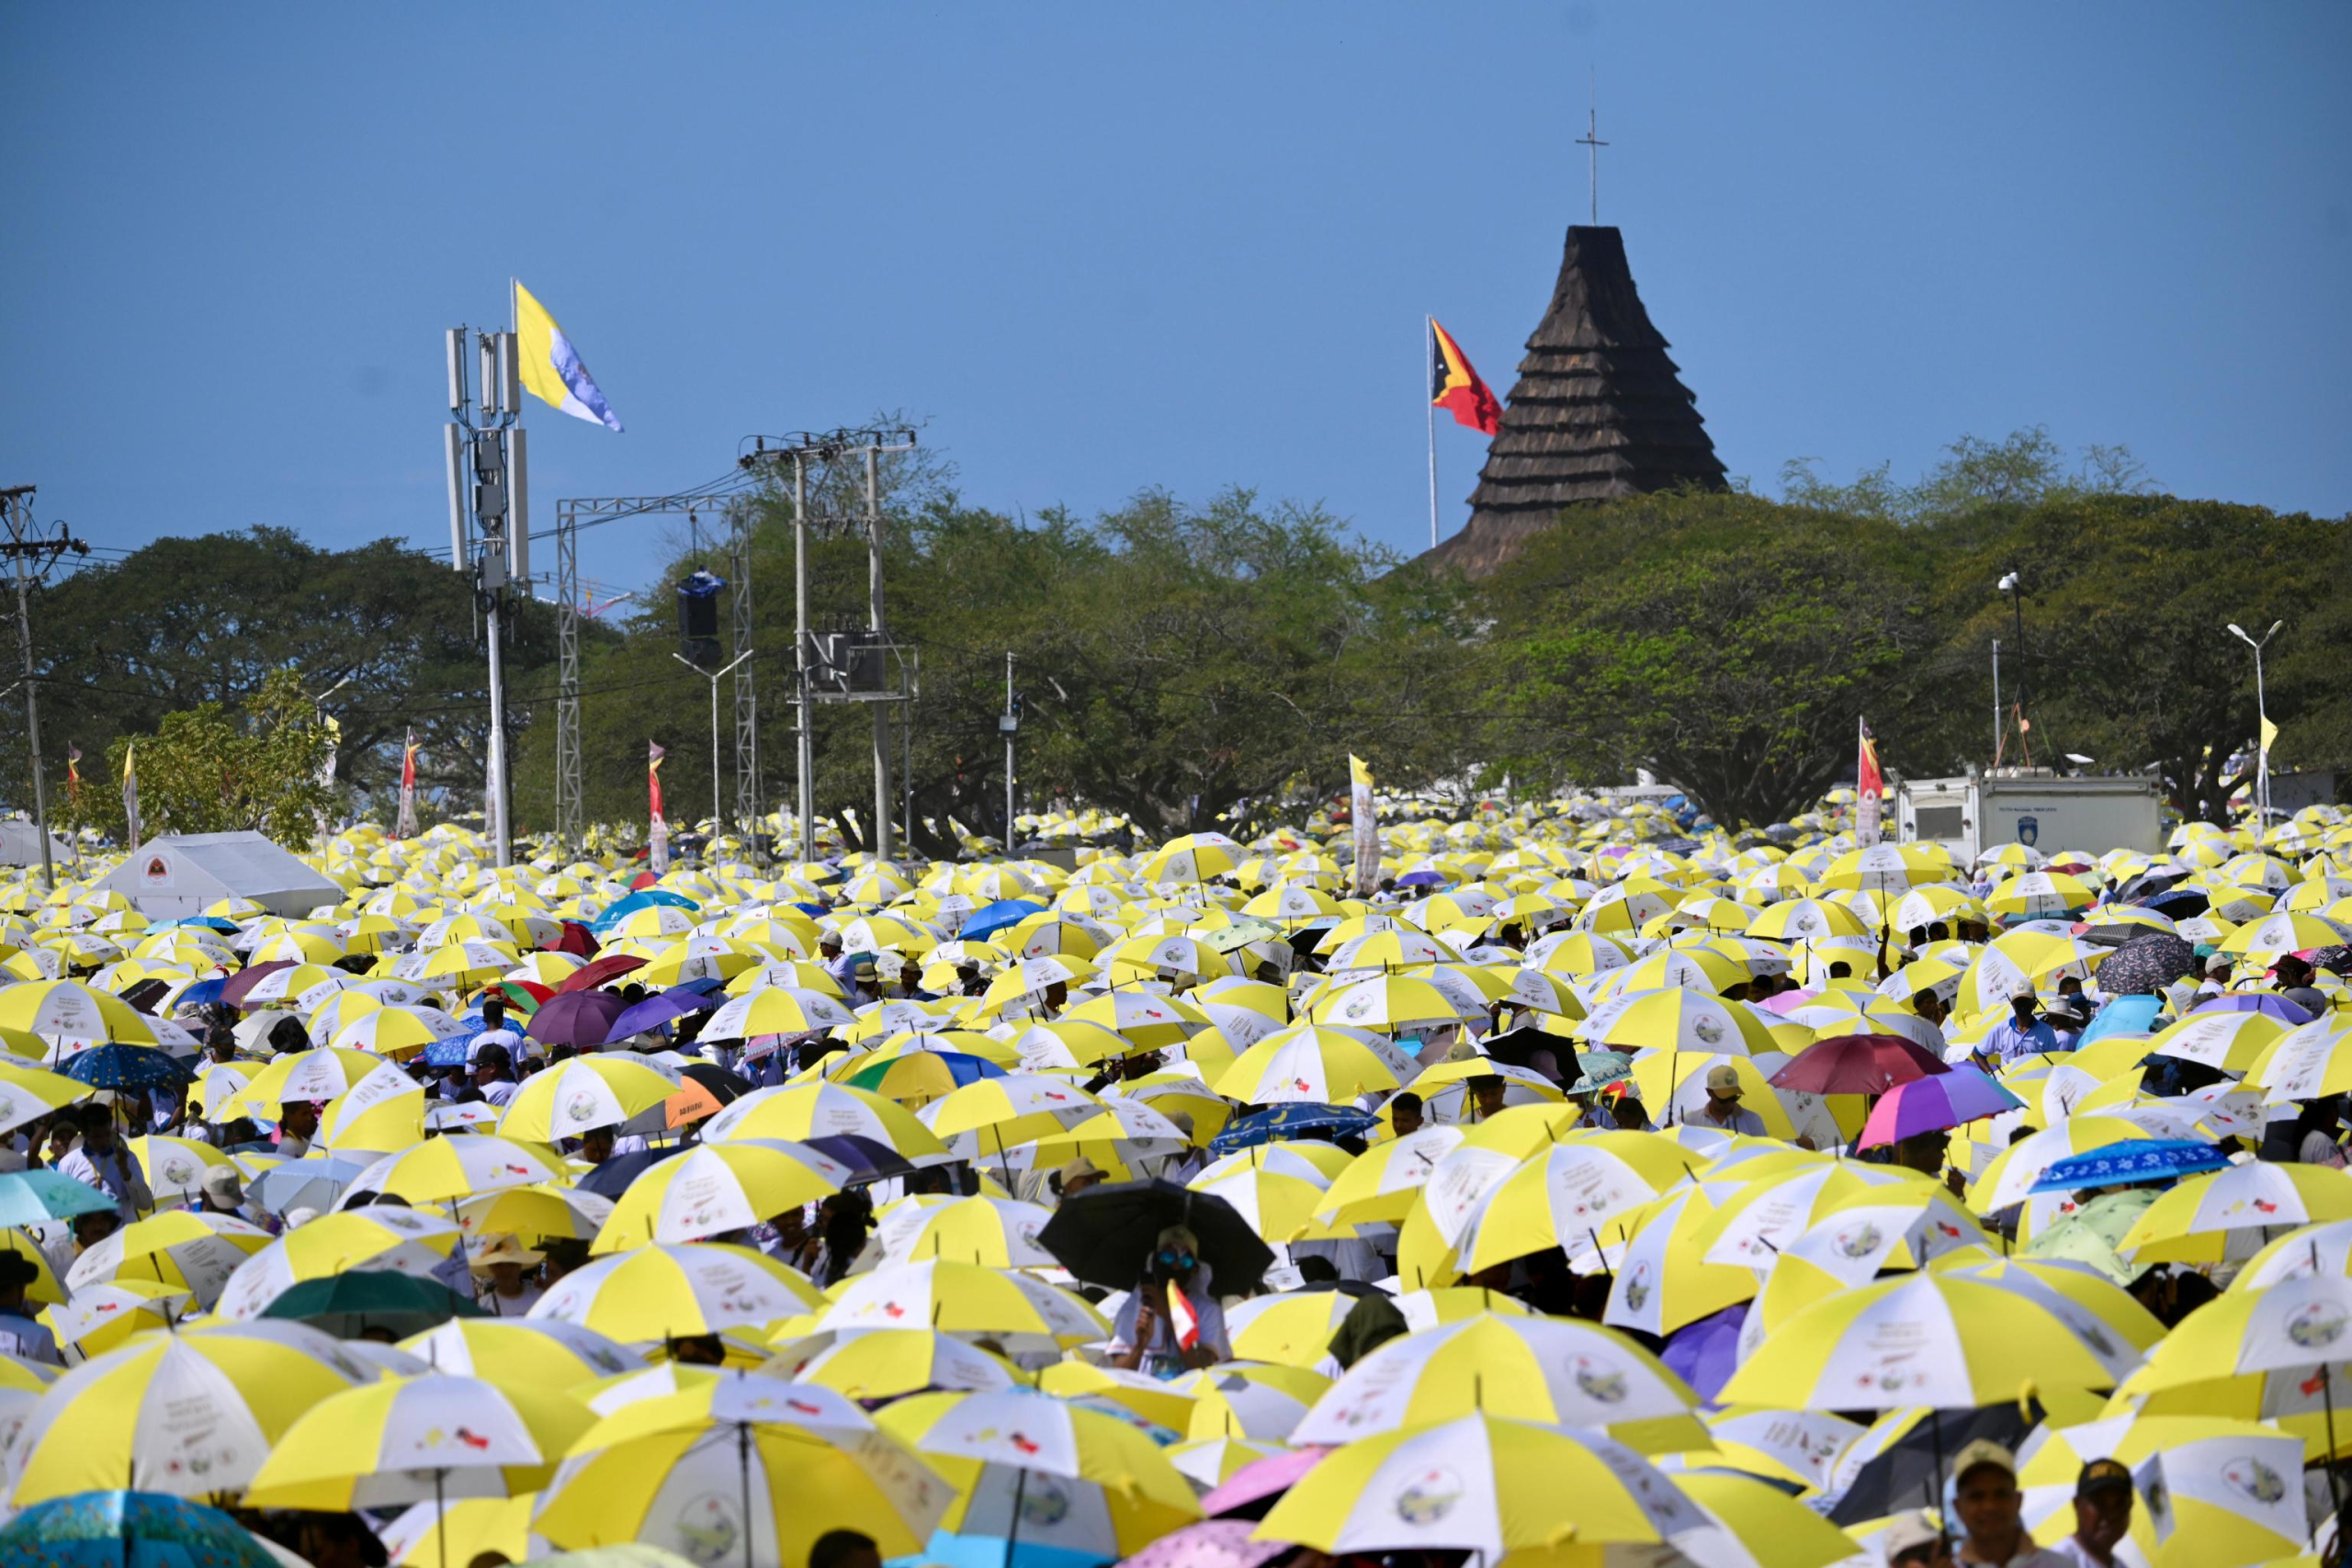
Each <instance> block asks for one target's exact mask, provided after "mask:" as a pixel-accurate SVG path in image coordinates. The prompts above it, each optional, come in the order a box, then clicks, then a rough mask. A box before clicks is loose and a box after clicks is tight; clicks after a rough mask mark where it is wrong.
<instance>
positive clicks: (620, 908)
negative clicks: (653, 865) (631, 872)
mask: <svg viewBox="0 0 2352 1568" xmlns="http://www.w3.org/2000/svg"><path fill="white" fill-rule="evenodd" d="M656 904H667V905H669V906H670V908H673V909H700V908H702V906H701V905H699V904H697V903H695V901H694V900H693V899H691V898H689V897H686V896H685V895H684V894H683V893H673V892H671V891H670V890H669V889H668V888H666V887H642V888H639V890H638V891H636V892H634V893H632V894H630V895H629V896H628V897H626V898H616V899H615V900H614V901H613V904H612V907H611V908H608V909H606V910H605V912H604V913H603V914H601V915H599V916H597V917H596V923H595V925H594V927H593V928H592V929H594V930H595V931H609V930H611V929H612V928H613V927H614V926H615V925H617V924H618V923H619V922H621V921H622V920H624V919H628V917H629V916H631V915H634V914H635V913H637V912H638V911H639V909H650V908H652V907H653V906H655V905H656Z"/></svg>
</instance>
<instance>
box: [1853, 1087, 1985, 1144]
mask: <svg viewBox="0 0 2352 1568" xmlns="http://www.w3.org/2000/svg"><path fill="white" fill-rule="evenodd" d="M2024 1104H2025V1101H2024V1100H2019V1099H2018V1097H2017V1096H2016V1095H2014V1094H2011V1093H2010V1092H2009V1091H2008V1090H2007V1089H2003V1088H2002V1087H2001V1086H2000V1085H1999V1084H1996V1083H1995V1082H1994V1081H1993V1080H1992V1079H1991V1078H1988V1077H1985V1074H1984V1072H1983V1071H1982V1070H1981V1069H1979V1068H1976V1067H1954V1068H1953V1069H1952V1070H1951V1071H1950V1072H1948V1073H1939V1074H1938V1075H1937V1076H1936V1077H1931V1078H1914V1079H1912V1080H1911V1081H1910V1082H1909V1083H1904V1084H1896V1085H1895V1086H1894V1088H1893V1089H1889V1090H1887V1092H1886V1097H1885V1098H1884V1099H1883V1100H1880V1101H1879V1102H1878V1104H1877V1105H1875V1106H1873V1107H1872V1108H1871V1116H1870V1120H1869V1121H1867V1122H1863V1123H1862V1135H1861V1136H1860V1138H1859V1139H1857V1140H1856V1141H1855V1142H1856V1146H1857V1147H1860V1148H1865V1149H1867V1148H1872V1147H1875V1146H1876V1145H1880V1144H1899V1143H1901V1142H1902V1141H1903V1140H1904V1139H1905V1138H1907V1137H1910V1136H1911V1135H1912V1134H1915V1133H1939V1132H1942V1131H1943V1130H1944V1129H1946V1128H1948V1127H1957V1126H1959V1125H1960V1124H1961V1123H1962V1122H1974V1121H1977V1120H1979V1119H1981V1118H1983V1117H1986V1116H1998V1115H1999V1114H2000V1113H2001V1112H2002V1111H2015V1110H2017V1109H2018V1108H2019V1107H2020V1106H2022V1105H2024Z"/></svg>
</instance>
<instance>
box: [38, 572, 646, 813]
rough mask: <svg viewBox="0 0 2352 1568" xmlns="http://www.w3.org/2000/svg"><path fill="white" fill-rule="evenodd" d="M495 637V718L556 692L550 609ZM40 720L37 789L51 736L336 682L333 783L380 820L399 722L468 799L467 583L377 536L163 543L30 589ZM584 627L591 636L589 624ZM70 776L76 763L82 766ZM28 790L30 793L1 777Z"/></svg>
mask: <svg viewBox="0 0 2352 1568" xmlns="http://www.w3.org/2000/svg"><path fill="white" fill-rule="evenodd" d="M509 619H510V622H511V624H512V626H513V628H514V632H513V636H512V638H511V640H510V641H509V642H508V644H507V647H506V649H505V657H506V669H507V678H508V685H509V694H508V722H509V727H510V731H511V732H512V733H514V734H520V733H521V731H522V730H523V729H524V728H525V727H526V726H527V725H528V723H529V722H530V720H531V718H532V716H533V713H534V710H535V708H536V707H537V705H538V704H540V703H542V702H545V701H548V700H549V699H551V697H552V694H553V692H554V660H555V615H554V608H553V606H552V605H548V604H531V603H518V604H516V605H515V614H514V615H512V616H510V617H509ZM32 624H33V631H34V637H35V644H36V647H35V657H36V660H37V661H38V666H39V668H40V670H41V671H42V682H41V732H42V739H43V741H44V743H45V745H44V750H46V751H47V752H48V759H47V760H48V761H49V765H50V769H51V774H52V777H51V784H50V793H51V797H52V798H55V797H56V796H57V795H62V793H63V790H62V774H63V757H64V750H65V748H66V746H67V745H69V744H71V745H74V746H77V747H79V748H80V749H81V750H82V751H83V752H84V753H85V755H87V756H90V757H96V756H98V755H100V754H101V753H103V752H110V751H111V750H112V749H113V742H114V741H115V739H117V738H118V737H119V736H122V735H127V734H153V733H154V732H155V730H156V729H157V728H158V727H159V726H160V725H161V724H162V723H163V722H164V717H165V716H166V715H169V714H173V713H177V712H182V711H187V710H190V709H194V708H197V707H198V706H199V705H203V704H207V703H210V704H216V705H220V707H221V708H223V709H224V710H233V709H237V708H239V707H240V706H242V705H246V704H249V703H250V702H252V701H253V700H254V698H255V697H256V696H257V695H258V694H259V693H260V691H261V689H262V687H263V686H264V684H265V683H266V682H267V681H268V680H269V678H270V677H271V676H272V675H273V674H274V673H276V672H278V671H284V670H287V669H289V668H298V667H299V668H300V670H301V671H303V672H304V674H305V677H306V681H307V684H308V686H309V689H310V690H311V691H313V692H318V693H324V692H325V691H326V690H327V689H328V688H329V687H332V686H334V685H335V684H336V682H345V684H344V685H343V688H342V690H341V691H339V692H338V693H336V694H335V695H334V698H333V699H332V701H331V702H330V704H329V711H330V712H331V714H332V715H333V716H334V718H335V719H336V720H337V721H338V722H339V723H340V724H341V725H342V727H343V744H342V748H341V752H340V755H339V757H338V760H337V769H336V774H337V779H338V781H339V782H341V783H343V784H348V785H349V786H351V788H352V790H353V791H354V795H353V797H352V802H353V804H354V805H355V806H356V807H360V808H363V809H369V810H373V811H374V812H375V813H376V814H377V815H379V816H380V817H381V818H382V819H383V820H385V821H390V809H391V799H390V797H391V792H392V790H393V788H394V787H395V786H396V785H397V784H398V782H399V778H400V761H401V741H402V739H403V738H404V736H405V735H406V733H407V731H408V729H409V728H411V727H413V728H415V729H416V731H417V735H418V739H419V741H420V744H421V758H420V761H421V764H422V782H423V784H424V787H425V788H426V789H428V790H432V789H453V790H458V791H460V792H462V793H464V794H465V795H468V796H469V797H472V798H473V799H475V800H476V801H477V802H478V800H479V797H480V794H481V788H482V780H483V778H484V776H485V773H486V765H485V757H486V754H487V750H488V744H489V737H490V694H489V687H488V680H489V677H488V671H487V667H486V661H485V660H484V658H483V654H482V650H481V646H480V644H479V642H478V640H477V638H478V635H479V627H480V622H479V618H478V616H477V615H476V612H475V607H474V603H473V591H472V588H471V586H470V585H469V583H468V582H467V581H466V580H465V579H464V578H462V577H460V576H459V575H458V573H457V572H454V571H452V570H449V567H448V564H447V560H446V559H445V558H437V557H434V556H429V555H426V554H424V553H423V552H421V551H418V550H416V549H413V548H412V547H409V546H407V545H405V544H403V543H401V542H400V541H398V540H392V539H379V540H376V541H374V542H372V543H369V544H365V545H361V546H357V547H353V548H349V549H325V548H322V547H318V546H315V545H312V544H311V543H309V542H307V541H305V540H303V539H302V538H300V537H299V536H296V535H294V534H292V533H289V532H288V531H286V530H283V529H277V528H255V529H252V530H250V531H247V532H243V533H231V534H212V535H206V536H200V537H189V538H163V539H158V540H156V541H154V542H153V544H150V545H148V546H146V547H143V548H141V549H139V550H136V551H134V552H132V553H131V554H130V556H129V557H127V558H124V559H122V560H120V561H117V562H113V563H111V564H107V565H100V566H95V567H91V568H88V569H86V570H82V571H79V572H76V573H74V575H72V576H69V577H65V578H62V579H59V580H57V581H52V582H51V583H50V584H49V585H48V586H47V587H45V588H43V589H41V590H40V592H38V594H36V596H35V597H34V600H33V604H32ZM606 635H607V634H605V633H604V632H603V631H602V630H601V629H600V628H599V627H597V626H595V625H594V623H589V624H588V626H587V627H586V630H585V637H586V638H587V640H588V641H589V642H591V643H592V644H593V643H594V642H595V641H597V640H599V639H600V638H602V637H605V636H606ZM0 770H5V771H0V777H6V778H7V779H9V780H10V781H12V783H13V782H15V781H22V780H25V779H26V778H27V777H28V772H29V758H28V756H27V754H26V750H25V744H24V735H23V732H22V729H21V727H10V728H7V729H6V730H5V731H0ZM84 771H85V773H87V772H89V769H88V768H87V767H85V770H84ZM17 788H19V789H24V793H25V794H26V795H29V793H30V792H29V789H28V788H25V786H24V785H22V784H17Z"/></svg>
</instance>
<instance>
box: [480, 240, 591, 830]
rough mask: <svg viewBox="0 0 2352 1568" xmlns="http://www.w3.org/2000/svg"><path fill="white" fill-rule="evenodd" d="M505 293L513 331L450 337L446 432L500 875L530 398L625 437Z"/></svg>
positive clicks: (514, 292)
mask: <svg viewBox="0 0 2352 1568" xmlns="http://www.w3.org/2000/svg"><path fill="white" fill-rule="evenodd" d="M507 288H508V301H509V311H510V313H509V316H508V321H509V322H510V326H511V330H509V331H507V332H503V333H485V332H470V331H469V329H468V328H466V327H463V326H458V327H452V328H450V329H449V331H448V332H447V334H446V335H445V352H446V354H447V360H448V375H449V412H450V414H451V415H452V416H453V417H452V418H451V419H450V421H449V423H447V425H445V426H444V427H443V429H442V458H443V463H444V467H445V468H446V471H447V479H448V487H449V564H450V566H451V567H452V568H454V569H455V570H458V571H462V572H469V573H470V574H471V575H472V577H473V580H474V594H475V603H476V604H477V606H478V607H479V608H480V609H481V614H482V618H483V631H484V633H485V636H486V641H487V643H488V648H489V654H490V766H489V776H488V778H487V780H486V784H487V786H488V787H487V789H486V790H485V792H484V803H483V812H482V815H483V818H484V819H485V820H484V826H485V827H487V828H488V829H490V836H491V842H492V844H493V845H494V846H495V848H496V850H497V854H498V863H499V865H501V866H502V867H503V866H507V865H511V864H513V863H514V859H515V833H514V824H513V822H512V820H511V819H510V818H509V815H508V809H507V797H508V793H509V791H508V781H507V772H506V672H505V669H504V663H503V653H502V649H501V648H500V637H501V634H502V633H503V630H504V620H505V609H506V594H507V592H508V588H509V585H510V584H520V585H521V586H522V591H523V592H524V593H525V595H526V596H528V594H529V592H530V583H531V512H530V499H529V497H530V492H529V486H528V483H527V478H528V472H529V465H528V462H527V461H526V452H525V447H524V437H523V399H522V394H523V393H524V392H525V391H528V392H529V393H531V394H532V396H534V397H536V398H538V399H539V400H541V401H543V402H548V403H551V404H553V405H554V406H555V407H557V408H559V409H561V410H562V411H563V412H566V413H568V414H571V415H573V416H574V417H576V418H580V419H584V420H589V421H591V422H593V423H597V424H602V425H604V426H605V428H606V429H608V430H614V431H617V430H619V429H620V428H621V423H620V421H619V420H617V419H616V418H614V417H613V412H612V410H611V409H610V408H608V407H606V406H605V395H604V393H603V392H601V391H599V390H598V389H597V387H596V383H595V382H594V380H593V379H591V378H590V377H589V375H588V367H587V366H586V365H585V364H584V363H582V360H581V358H580V355H578V354H577V353H576V352H574V351H573V349H572V346H571V341H570V340H569V339H567V338H566V337H565V336H564V335H563V329H562V328H560V327H559V326H557V325H556V323H555V318H554V317H552V316H550V315H548V312H547V308H546V307H545V306H543V305H541V304H540V303H539V302H538V301H537V299H533V298H532V297H531V293H530V290H528V289H526V288H524V287H523V286H522V285H521V284H520V283H517V282H515V280H514V279H512V278H509V279H508V280H507ZM469 337H471V338H472V339H473V345H472V346H473V348H474V351H475V352H474V354H473V355H470V356H469V355H468V354H467V352H466V350H467V339H468V338H469ZM469 357H472V358H473V359H474V360H475V361H476V364H477V365H478V367H479V369H478V372H477V385H478V387H479V389H480V394H481V402H480V404H479V406H477V405H476V403H475V401H474V400H473V398H472V397H471V396H469V389H468V385H467V377H466V368H467V360H468V359H469Z"/></svg>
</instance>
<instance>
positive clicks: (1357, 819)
mask: <svg viewBox="0 0 2352 1568" xmlns="http://www.w3.org/2000/svg"><path fill="white" fill-rule="evenodd" d="M1348 782H1349V784H1350V785H1351V786H1352V787H1351V789H1350V790H1349V795H1348V813H1349V819H1350V821H1349V826H1350V828H1351V834H1350V837H1351V838H1352V839H1353V840H1354V843H1355V855H1356V865H1355V894H1356V897H1359V898H1369V897H1372V896H1373V894H1374V892H1375V891H1376V890H1377V889H1378V888H1379V886H1380V818H1379V816H1378V813H1377V810H1376V808H1375V807H1374V804H1373V799H1372V770H1371V769H1370V768H1369V767H1367V766H1365V765H1364V760H1363V758H1362V757H1358V756H1354V755H1352V754H1351V755H1350V756H1349V758H1348Z"/></svg>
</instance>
